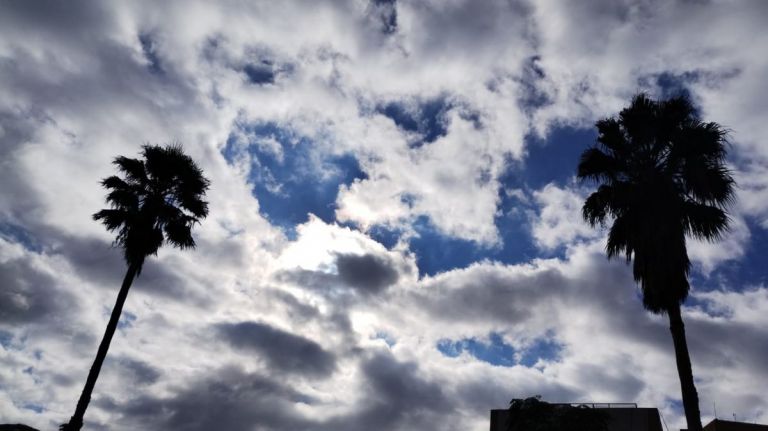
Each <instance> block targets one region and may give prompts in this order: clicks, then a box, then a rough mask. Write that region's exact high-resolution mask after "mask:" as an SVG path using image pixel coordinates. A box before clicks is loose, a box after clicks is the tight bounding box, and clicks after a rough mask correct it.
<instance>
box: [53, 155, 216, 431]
mask: <svg viewBox="0 0 768 431" xmlns="http://www.w3.org/2000/svg"><path fill="white" fill-rule="evenodd" d="M142 155H143V156H144V159H143V160H139V159H131V158H127V157H123V156H120V157H117V158H116V159H115V160H114V162H113V163H114V164H115V165H116V166H117V168H118V169H119V170H120V171H121V172H122V173H123V174H124V178H120V177H117V176H111V177H109V178H105V179H104V180H103V181H102V182H101V184H102V186H104V187H105V188H106V189H108V190H109V194H108V195H107V198H106V200H107V202H108V203H109V204H110V207H111V208H110V209H103V210H101V211H99V212H97V213H96V214H94V215H93V219H94V220H99V221H101V222H102V223H103V224H104V225H105V226H106V228H107V230H109V231H110V232H112V231H117V237H116V238H115V245H117V246H120V247H121V248H122V249H123V253H124V257H125V261H126V263H127V264H128V271H127V272H126V274H125V278H124V279H123V284H122V286H121V287H120V293H119V294H118V295H117V301H116V302H115V307H114V308H113V309H112V315H111V316H110V318H109V323H108V324H107V329H106V331H105V332H104V338H102V340H101V344H100V345H99V350H98V352H97V353H96V359H95V360H94V361H93V365H92V366H91V370H90V372H89V373H88V379H87V380H86V382H85V387H84V388H83V393H82V394H81V395H80V399H79V400H78V402H77V408H76V409H75V414H74V415H73V416H72V418H71V419H70V420H69V422H68V423H66V424H63V425H61V426H60V427H59V429H60V430H61V431H76V430H79V429H80V428H81V427H82V426H83V416H84V415H85V410H86V409H87V408H88V403H89V402H90V400H91V393H92V392H93V388H94V386H95V385H96V379H97V378H98V377H99V371H100V370H101V365H102V363H103V362H104V358H106V356H107V350H109V343H110V341H111V340H112V336H113V335H114V334H115V329H116V328H117V323H118V321H119V320H120V313H121V312H122V309H123V305H124V304H125V299H126V297H127V296H128V290H129V289H130V287H131V283H132V282H133V279H134V278H135V277H138V276H139V274H140V273H141V267H142V265H143V264H144V259H145V258H146V257H147V256H149V255H154V254H157V250H158V248H160V246H161V245H163V242H168V243H170V244H171V245H173V246H175V247H178V248H180V249H185V248H193V247H194V246H195V241H194V239H193V238H192V226H193V225H194V224H195V223H199V222H200V220H201V219H203V218H205V217H206V216H207V215H208V203H207V202H206V201H204V200H203V197H204V196H205V192H206V190H207V189H208V187H209V185H210V182H209V181H208V180H207V179H206V178H205V177H204V176H203V172H202V170H201V169H200V168H199V167H198V166H197V165H196V164H195V162H194V161H193V160H192V159H191V158H190V157H189V156H187V155H186V154H184V152H183V151H182V149H181V146H180V145H169V146H166V147H160V146H156V145H145V146H143V147H142Z"/></svg>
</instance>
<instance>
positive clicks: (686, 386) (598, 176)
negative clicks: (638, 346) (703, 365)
mask: <svg viewBox="0 0 768 431" xmlns="http://www.w3.org/2000/svg"><path fill="white" fill-rule="evenodd" d="M596 126H597V129H598V133H599V134H598V138H597V145H596V146H595V147H593V148H590V149H588V150H586V151H584V153H583V154H582V155H581V160H580V162H579V166H578V174H577V175H578V177H579V179H581V180H592V181H594V182H595V183H597V184H598V188H597V191H595V192H593V193H592V194H591V195H590V196H589V197H588V198H587V200H586V201H585V202H584V207H583V208H582V211H583V216H584V219H585V220H586V221H587V222H589V224H590V225H592V226H593V227H594V226H595V225H597V224H601V225H604V224H605V222H606V220H612V221H613V223H612V225H611V227H610V230H609V232H608V244H607V247H606V252H607V255H608V258H613V257H618V256H620V255H624V256H625V257H626V259H627V263H629V262H630V261H631V260H632V258H633V257H634V263H633V266H632V269H633V274H634V278H635V280H636V281H638V282H639V283H640V286H641V290H642V293H643V305H644V306H645V308H646V309H648V310H649V311H651V312H653V313H657V314H659V313H666V314H667V315H668V316H669V327H670V331H671V332H672V340H673V343H674V347H675V357H676V360H677V371H678V375H679V377H680V386H681V389H682V395H683V408H684V410H685V417H686V420H687V422H688V429H689V430H691V431H700V430H701V416H700V413H699V399H698V395H697V393H696V387H695V386H694V383H693V372H692V370H691V360H690V356H689V354H688V346H687V343H686V339H685V328H684V326H683V319H682V317H681V315H680V304H682V303H683V301H685V299H686V297H687V296H688V290H689V285H688V273H689V271H690V267H691V263H690V261H689V260H688V252H687V249H686V236H692V237H695V238H698V239H704V240H708V241H715V240H717V239H719V238H720V237H721V235H722V234H723V233H724V232H725V231H726V230H727V229H728V222H729V218H728V216H727V214H726V212H725V209H726V207H727V206H728V205H729V204H730V203H731V202H732V201H733V198H734V194H733V187H734V181H733V178H732V177H731V175H730V172H729V171H728V169H727V168H726V166H725V156H726V149H725V147H726V143H727V141H726V132H725V130H724V129H723V128H722V127H721V126H720V125H718V124H717V123H705V122H703V121H701V120H700V119H699V116H698V113H697V112H696V110H695V109H694V107H693V106H692V104H691V102H690V101H689V100H688V98H687V97H684V96H680V97H674V98H671V99H668V100H662V101H655V100H652V99H650V98H648V97H647V96H646V95H645V94H639V95H637V96H635V97H634V99H633V100H632V104H631V105H630V106H629V107H628V108H625V109H624V110H622V111H621V113H619V116H618V118H608V119H604V120H601V121H598V122H597V124H596Z"/></svg>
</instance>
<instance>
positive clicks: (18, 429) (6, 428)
mask: <svg viewBox="0 0 768 431" xmlns="http://www.w3.org/2000/svg"><path fill="white" fill-rule="evenodd" d="M0 431H37V429H35V428H32V427H30V426H27V425H24V424H5V425H0Z"/></svg>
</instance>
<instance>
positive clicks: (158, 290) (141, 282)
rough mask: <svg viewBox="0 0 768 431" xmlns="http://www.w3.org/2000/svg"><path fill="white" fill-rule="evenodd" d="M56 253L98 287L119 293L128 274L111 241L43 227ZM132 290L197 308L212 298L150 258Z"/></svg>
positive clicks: (40, 228)
mask: <svg viewBox="0 0 768 431" xmlns="http://www.w3.org/2000/svg"><path fill="white" fill-rule="evenodd" d="M36 230H37V231H38V232H44V233H45V237H46V239H47V241H48V242H49V243H53V244H54V246H52V251H53V252H55V253H56V254H59V255H61V256H62V257H64V258H65V259H67V260H68V261H69V262H70V263H71V264H72V266H73V267H74V268H75V270H76V272H77V274H78V275H79V276H80V277H82V278H83V279H84V280H88V281H89V282H93V284H95V285H96V286H98V287H100V288H104V289H108V290H114V291H115V292H117V289H119V287H120V284H121V283H122V280H123V277H124V276H125V273H126V271H127V267H126V264H125V260H124V259H123V251H122V249H120V248H117V247H114V246H113V245H111V244H110V243H109V242H107V241H104V240H102V239H97V238H93V237H77V236H72V235H69V234H65V233H63V232H60V231H57V230H54V229H51V228H48V227H39V228H37V229H36ZM131 290H133V291H139V292H143V293H146V294H148V295H158V296H162V297H165V298H172V299H175V300H178V301H183V302H186V303H189V304H194V305H197V306H205V305H206V304H208V302H209V301H208V298H207V297H206V296H205V294H204V292H202V291H201V288H200V286H196V285H195V283H193V280H191V279H189V278H185V277H182V276H180V275H178V274H177V273H176V272H175V271H174V268H173V267H172V265H170V264H169V262H167V261H166V262H161V261H158V258H157V257H156V256H149V257H147V259H146V260H145V261H144V266H143V267H142V270H141V274H139V276H138V277H137V278H136V279H134V282H133V284H132V285H131Z"/></svg>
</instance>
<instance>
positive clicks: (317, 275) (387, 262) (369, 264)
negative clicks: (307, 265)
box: [277, 253, 400, 301]
mask: <svg viewBox="0 0 768 431" xmlns="http://www.w3.org/2000/svg"><path fill="white" fill-rule="evenodd" d="M336 268H337V271H338V273H337V274H332V273H327V272H323V271H311V270H306V269H293V270H286V271H282V272H280V273H279V274H278V275H277V279H278V280H280V281H283V282H288V283H292V284H295V285H297V286H301V287H304V288H307V289H311V290H315V291H317V292H319V293H322V294H324V295H327V296H333V297H335V298H337V299H339V300H343V301H353V300H354V298H353V297H352V296H350V295H349V293H350V292H357V293H359V294H361V295H373V294H379V293H382V292H383V291H385V290H386V289H387V288H388V287H389V286H392V285H393V284H395V283H397V281H398V280H399V279H400V272H399V271H398V267H397V266H396V263H395V262H394V260H393V259H391V258H389V257H388V256H385V255H377V254H372V253H368V254H352V253H337V254H336Z"/></svg>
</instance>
